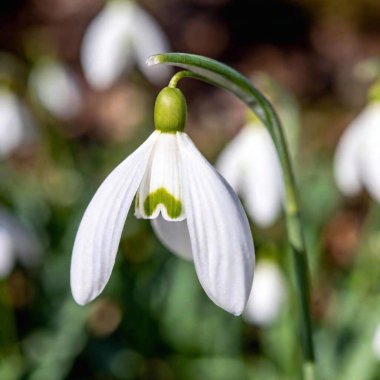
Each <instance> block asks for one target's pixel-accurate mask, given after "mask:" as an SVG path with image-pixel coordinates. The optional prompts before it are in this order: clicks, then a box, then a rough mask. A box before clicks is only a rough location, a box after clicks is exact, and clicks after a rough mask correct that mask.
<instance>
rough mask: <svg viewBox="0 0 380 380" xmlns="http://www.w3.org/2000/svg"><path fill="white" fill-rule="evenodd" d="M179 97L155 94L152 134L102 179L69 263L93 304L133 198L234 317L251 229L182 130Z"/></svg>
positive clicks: (240, 302) (247, 276) (245, 280)
mask: <svg viewBox="0 0 380 380" xmlns="http://www.w3.org/2000/svg"><path fill="white" fill-rule="evenodd" d="M161 94H163V97H161ZM178 94H181V93H180V92H179V90H176V89H171V88H166V89H164V90H163V91H162V92H161V93H160V95H159V96H158V98H157V101H156V110H157V109H161V108H163V112H161V111H160V112H156V111H155V124H156V129H157V130H156V131H155V132H153V133H152V135H151V136H150V137H149V138H148V139H147V140H146V141H145V142H144V143H143V144H142V145H141V146H140V147H139V148H138V149H137V150H136V151H135V152H134V153H132V154H131V155H130V156H129V157H127V159H126V160H125V161H123V162H122V163H121V164H120V165H119V166H118V167H117V168H116V169H115V170H114V171H113V172H112V173H111V174H110V175H109V176H108V177H107V178H106V180H105V181H104V182H103V184H102V185H101V186H100V188H99V189H98V191H97V192H96V194H95V196H94V198H93V199H92V201H91V203H90V205H89V206H88V208H87V210H86V212H85V214H84V216H83V219H82V221H81V224H80V227H79V230H78V233H77V237H76V239H75V243H74V250H73V257H72V264H71V287H72V292H73V296H74V298H75V300H76V301H77V303H79V304H85V303H87V302H89V301H91V300H92V299H94V298H95V297H96V296H97V295H98V294H99V293H100V292H101V291H102V290H103V288H104V287H105V285H106V283H107V282H108V279H109V277H110V275H111V271H112V268H113V266H114V263H115V257H116V253H117V249H118V245H119V241H120V237H121V233H122V230H123V225H124V223H125V219H126V217H127V214H128V211H129V208H130V206H131V204H132V201H133V198H134V197H135V195H136V202H135V215H136V216H137V217H138V218H144V219H152V223H153V226H154V229H155V230H156V231H157V234H158V236H159V238H160V239H161V240H162V241H163V243H164V244H165V245H166V246H168V247H169V248H170V249H174V250H175V249H176V248H178V249H179V250H180V252H183V248H184V247H185V251H184V253H183V254H182V255H183V256H184V257H187V258H192V259H193V260H194V263H195V269H196V272H197V274H198V278H199V280H200V282H201V285H202V286H203V288H204V290H205V292H206V293H207V295H208V296H209V297H210V298H211V299H212V300H213V301H214V302H215V303H216V304H217V305H218V306H220V307H222V308H224V309H225V310H227V311H229V312H231V313H233V314H235V315H239V314H241V312H242V311H243V309H244V306H245V304H246V302H247V299H248V296H249V293H250V290H251V286H252V278H253V267H254V248H253V242H252V237H251V232H250V229H249V224H248V221H247V218H246V215H245V213H244V210H243V208H242V206H241V204H240V202H239V200H238V198H237V196H236V194H235V193H234V192H233V190H232V188H231V187H230V186H229V185H228V184H227V182H226V181H225V180H224V179H223V178H222V177H221V176H220V175H219V174H218V173H217V172H216V171H215V169H214V168H213V167H212V166H211V165H210V164H209V163H208V161H207V160H206V159H205V158H204V157H203V156H202V155H201V153H200V152H199V151H198V150H197V148H196V147H195V146H194V144H193V143H192V141H191V140H190V138H189V137H188V136H187V134H186V133H184V132H181V131H182V130H183V127H184V120H185V119H186V116H185V114H186V111H184V110H183V107H184V104H185V103H183V100H182V99H181V98H180V97H179V98H178V96H179V95H178ZM166 95H167V96H169V97H166ZM171 96H174V100H173V102H172V98H170V97H171ZM181 96H182V95H181ZM160 99H161V100H162V101H160ZM176 102H177V103H176ZM176 105H177V106H178V107H179V108H178V109H177V110H180V112H182V115H181V116H180V117H178V118H177V117H176V115H178V113H176V110H175V109H173V107H175V106H176ZM157 114H158V116H157ZM172 122H174V123H175V124H174V125H172V126H171V123H172Z"/></svg>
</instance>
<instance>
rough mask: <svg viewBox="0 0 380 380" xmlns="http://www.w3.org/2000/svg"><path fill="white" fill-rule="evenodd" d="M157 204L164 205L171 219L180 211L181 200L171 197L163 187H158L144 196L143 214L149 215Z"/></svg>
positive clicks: (176, 216)
mask: <svg viewBox="0 0 380 380" xmlns="http://www.w3.org/2000/svg"><path fill="white" fill-rule="evenodd" d="M159 204H162V205H164V206H165V208H166V212H167V213H168V215H169V216H170V217H171V218H173V219H176V218H178V217H179V216H180V215H181V213H182V202H181V201H180V200H179V199H176V198H175V197H173V195H171V194H170V193H169V192H168V191H167V190H166V189H165V188H164V187H160V188H159V189H157V190H156V191H154V192H153V193H150V194H149V195H148V196H147V197H146V199H145V201H144V211H145V214H146V215H148V216H151V215H152V214H153V213H154V210H155V209H156V207H157V206H158V205H159Z"/></svg>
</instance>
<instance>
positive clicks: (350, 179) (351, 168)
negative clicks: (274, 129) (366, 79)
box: [334, 108, 373, 196]
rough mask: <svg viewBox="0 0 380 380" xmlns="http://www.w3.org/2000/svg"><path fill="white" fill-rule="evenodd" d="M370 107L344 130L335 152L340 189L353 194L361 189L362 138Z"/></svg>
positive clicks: (336, 176) (369, 116)
mask: <svg viewBox="0 0 380 380" xmlns="http://www.w3.org/2000/svg"><path fill="white" fill-rule="evenodd" d="M372 114H373V112H372V110H371V108H366V109H365V110H364V111H363V112H362V113H361V114H360V115H359V116H358V117H357V118H356V119H355V120H354V121H353V122H352V123H351V124H350V125H349V127H348V128H347V129H346V130H345V131H344V133H343V135H342V137H341V139H340V141H339V143H338V146H337V148H336V152H335V158H334V175H335V180H336V183H337V185H338V187H339V189H340V191H341V192H342V193H343V194H345V195H347V196H353V195H356V194H358V193H359V192H360V191H361V189H362V185H363V183H362V180H361V167H360V166H361V157H362V148H363V138H365V134H366V131H367V126H368V123H370V122H371V119H372Z"/></svg>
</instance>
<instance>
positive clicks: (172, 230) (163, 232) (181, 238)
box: [151, 215, 193, 260]
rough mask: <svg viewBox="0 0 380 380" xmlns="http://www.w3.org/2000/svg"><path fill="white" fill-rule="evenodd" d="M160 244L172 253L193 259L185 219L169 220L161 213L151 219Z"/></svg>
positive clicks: (186, 258)
mask: <svg viewBox="0 0 380 380" xmlns="http://www.w3.org/2000/svg"><path fill="white" fill-rule="evenodd" d="M151 223H152V227H153V230H154V232H155V233H156V235H157V236H158V238H159V239H160V241H161V242H162V244H163V245H164V246H165V247H166V248H167V249H168V250H169V251H170V252H172V253H174V254H176V255H177V256H179V257H181V258H182V259H185V260H193V255H192V253H191V242H190V236H189V229H188V227H187V222H186V220H182V221H178V222H171V221H167V220H165V219H164V218H163V217H162V216H161V215H160V216H158V217H157V218H156V219H152V221H151Z"/></svg>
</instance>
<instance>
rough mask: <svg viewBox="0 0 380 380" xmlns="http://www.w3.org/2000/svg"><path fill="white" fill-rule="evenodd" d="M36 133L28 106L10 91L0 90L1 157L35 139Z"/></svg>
mask: <svg viewBox="0 0 380 380" xmlns="http://www.w3.org/2000/svg"><path fill="white" fill-rule="evenodd" d="M34 131H35V126H34V123H33V120H32V117H31V115H30V113H29V111H28V110H27V108H26V106H25V105H24V104H23V103H22V102H21V101H20V100H19V99H18V98H17V97H16V95H14V94H13V93H12V92H11V91H10V90H8V89H7V88H5V87H3V88H0V157H2V158H5V157H7V156H9V155H10V154H12V153H13V151H15V150H16V149H17V148H18V147H19V146H20V145H22V144H23V143H25V142H27V141H28V140H30V139H31V138H32V137H33V132H34Z"/></svg>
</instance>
